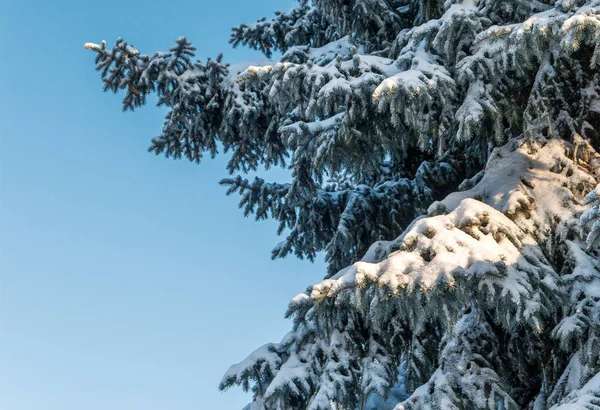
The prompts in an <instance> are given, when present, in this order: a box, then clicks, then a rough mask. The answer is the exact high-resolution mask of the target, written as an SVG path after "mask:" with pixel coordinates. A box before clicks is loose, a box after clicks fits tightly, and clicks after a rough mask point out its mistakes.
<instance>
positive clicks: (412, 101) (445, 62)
mask: <svg viewBox="0 0 600 410" xmlns="http://www.w3.org/2000/svg"><path fill="white" fill-rule="evenodd" d="M231 43H232V44H233V45H234V46H238V45H240V44H241V45H244V46H247V47H250V48H253V49H256V50H259V51H261V52H263V53H264V55H265V56H266V57H267V58H272V57H273V53H274V52H278V53H281V58H280V59H279V61H270V60H265V61H263V62H260V63H257V64H256V65H248V66H244V67H240V66H235V65H234V66H230V65H228V64H226V63H224V62H223V59H222V57H221V56H218V57H217V58H216V59H215V60H211V59H208V60H206V61H205V62H202V61H194V60H193V59H192V58H193V56H194V52H195V49H194V47H193V46H192V45H191V44H190V43H189V42H188V41H187V40H186V39H185V38H180V39H178V40H177V42H176V45H175V46H174V47H173V48H171V49H170V51H169V52H167V53H162V52H159V53H155V54H154V55H152V56H150V55H145V54H140V52H139V51H138V50H137V49H135V48H133V47H132V46H130V45H128V44H127V43H126V42H125V41H123V40H122V39H118V40H117V42H116V43H115V45H114V46H113V48H112V49H108V48H107V46H106V43H105V42H102V44H100V45H98V44H93V43H88V44H86V47H87V48H89V49H91V50H93V51H95V52H96V68H97V69H98V70H99V71H100V74H101V77H102V79H103V81H104V89H105V91H106V90H111V91H113V92H118V91H120V90H121V91H123V92H124V98H123V109H124V110H135V109H136V108H138V107H140V106H142V105H144V104H145V102H146V97H147V96H148V95H149V94H150V93H153V92H154V93H156V94H157V95H158V101H159V102H158V103H159V105H164V106H166V107H167V108H168V110H169V111H168V114H167V116H166V119H165V123H164V126H163V130H162V133H161V134H160V135H159V136H158V137H156V138H154V139H153V140H152V143H151V145H150V148H149V151H151V152H154V153H156V154H164V155H165V156H167V157H172V158H183V157H185V158H186V159H188V160H190V161H194V162H199V161H200V160H201V159H202V157H203V155H204V154H205V153H208V154H209V155H211V156H214V155H216V154H217V152H218V150H219V148H220V147H221V146H222V147H223V149H224V150H225V151H227V152H230V153H231V160H230V161H229V164H228V167H227V168H228V171H229V173H230V174H231V175H230V176H229V177H228V178H225V179H223V181H222V184H223V185H225V186H227V187H228V191H227V193H228V194H232V193H238V194H239V195H240V198H241V199H240V207H241V208H243V211H244V214H245V215H249V214H253V215H254V216H255V217H256V218H257V219H266V218H273V219H275V220H276V221H278V223H279V233H280V234H283V235H285V238H284V240H283V241H282V242H281V243H280V244H278V245H277V246H276V247H275V248H274V249H273V257H284V256H286V255H288V254H290V253H293V254H295V255H296V256H298V257H300V258H308V259H311V260H312V259H314V258H315V257H316V256H317V255H318V254H319V252H324V253H325V257H326V260H327V262H328V272H327V274H326V276H325V279H324V280H323V281H322V282H321V283H318V284H316V285H314V286H312V287H310V288H309V289H308V290H307V292H305V293H302V294H300V295H298V296H297V297H296V298H294V300H292V302H291V303H290V307H289V310H288V313H287V315H288V316H289V317H291V318H293V323H294V325H293V329H292V331H291V332H290V333H289V334H288V335H287V336H286V337H285V338H284V339H283V340H282V341H281V342H279V343H276V344H269V345H266V346H263V347H262V348H260V349H258V350H257V351H256V352H254V353H252V354H251V355H250V356H249V357H248V358H247V359H246V360H244V361H243V362H241V363H240V364H238V365H234V366H232V367H231V369H230V370H229V371H228V372H227V374H226V375H225V377H224V378H223V381H222V383H221V386H220V387H221V388H222V389H227V388H229V387H231V386H233V385H240V386H241V387H242V388H243V389H245V390H251V391H252V392H253V397H254V400H253V403H252V404H251V405H250V407H249V408H251V409H255V410H257V409H260V410H263V409H269V410H270V409H311V410H325V409H327V410H330V409H361V410H364V409H374V408H378V409H383V410H385V409H396V410H401V409H405V410H408V409H513V408H515V409H516V408H530V409H536V410H539V409H545V408H558V409H567V408H600V407H599V406H600V404H599V403H600V379H599V378H598V372H599V371H600V353H599V352H600V265H599V263H598V261H597V250H596V249H597V248H598V245H600V186H598V187H596V188H595V189H594V186H596V185H597V183H598V178H599V177H600V156H599V155H598V154H596V150H597V149H600V134H599V132H600V83H599V77H600V71H599V68H600V1H598V0H462V1H461V0H446V1H442V0H312V1H308V0H299V2H298V5H297V6H296V7H294V8H293V9H292V10H290V11H289V12H286V13H281V12H277V13H276V14H275V16H274V17H273V18H271V19H268V20H267V19H266V18H262V19H260V20H258V21H257V22H256V23H254V24H251V25H245V24H244V25H241V26H239V27H236V28H234V29H233V32H232V36H231ZM272 166H283V167H287V168H288V169H289V170H290V172H291V181H290V182H287V183H278V182H267V181H265V180H263V179H262V178H255V179H254V180H253V181H248V180H247V179H246V178H245V177H244V176H245V175H244V174H246V173H247V172H248V171H251V170H256V169H258V168H259V167H266V168H269V167H272ZM586 195H587V196H586ZM569 406H580V407H569ZM586 406H587V407H586ZM594 406H596V407H594Z"/></svg>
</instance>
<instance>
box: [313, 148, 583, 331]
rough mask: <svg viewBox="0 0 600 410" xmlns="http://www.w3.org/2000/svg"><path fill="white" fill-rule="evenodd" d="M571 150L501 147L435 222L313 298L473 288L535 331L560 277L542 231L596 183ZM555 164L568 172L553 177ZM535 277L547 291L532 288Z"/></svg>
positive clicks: (416, 228)
mask: <svg viewBox="0 0 600 410" xmlns="http://www.w3.org/2000/svg"><path fill="white" fill-rule="evenodd" d="M566 151H567V147H565V143H564V142H563V141H558V140H552V141H549V142H548V143H546V144H545V145H544V146H539V145H538V146H536V145H535V144H527V143H525V142H524V140H515V141H511V142H510V143H509V144H507V145H505V146H503V147H500V148H497V149H496V150H495V151H494V153H493V154H492V156H491V158H490V160H489V162H488V165H487V167H486V170H485V174H484V175H483V177H482V178H481V180H480V182H479V183H478V184H477V185H476V186H475V187H473V188H472V189H470V190H468V191H464V192H457V193H453V194H450V195H449V196H448V197H447V198H445V199H444V200H442V201H440V202H437V203H435V204H433V205H432V206H431V207H430V210H429V213H430V215H432V216H429V217H427V218H421V219H417V220H416V221H415V222H413V224H412V225H410V226H409V227H408V228H407V229H406V231H405V232H404V233H403V234H402V235H401V236H400V237H398V238H397V239H396V240H394V241H392V242H380V243H377V244H375V245H374V247H372V249H371V250H370V251H369V252H368V253H367V255H365V258H363V260H362V261H360V262H357V263H355V264H353V265H351V266H349V267H347V268H345V269H342V270H341V271H340V272H338V273H337V274H336V275H334V276H333V277H331V278H330V279H326V280H324V281H322V282H321V283H318V284H316V285H314V286H313V287H312V288H311V289H310V292H309V293H308V295H309V296H310V298H311V299H312V300H314V301H316V302H319V301H323V300H324V299H326V298H336V297H339V296H340V295H342V294H343V293H344V291H346V290H348V289H355V288H356V289H363V288H364V287H365V286H367V285H368V284H369V283H377V285H378V287H379V288H380V289H381V291H382V292H383V293H389V294H392V295H398V294H399V293H401V292H402V293H403V294H404V295H405V296H410V295H411V294H416V293H419V294H420V293H423V294H432V293H433V292H434V291H435V292H453V290H454V289H457V288H461V287H464V286H466V284H467V283H470V282H472V281H475V282H476V283H477V286H476V288H477V292H482V293H483V294H482V295H480V296H479V297H477V299H483V300H488V301H489V303H492V304H493V303H496V302H497V300H496V302H494V299H495V298H497V299H498V300H499V299H504V300H508V301H510V304H512V305H513V306H514V309H515V311H514V315H515V316H516V317H515V318H514V319H515V320H530V321H531V323H533V324H535V326H538V324H537V320H536V319H535V316H536V315H537V312H538V311H539V309H540V308H541V305H540V298H541V296H540V294H539V292H553V291H555V290H556V289H558V285H557V280H558V276H557V274H556V272H554V270H553V268H552V266H551V265H550V264H549V263H548V262H547V261H546V260H545V258H544V256H543V254H542V252H541V250H540V248H539V247H538V245H537V244H538V241H541V240H542V239H543V238H545V234H546V230H545V229H540V228H541V227H542V226H546V227H547V226H550V225H554V224H556V223H557V222H556V221H557V220H567V219H569V218H572V217H573V216H574V215H576V214H577V213H579V212H581V211H582V210H583V206H582V205H581V203H580V205H577V197H578V196H579V198H580V199H581V197H582V196H583V192H578V191H577V190H578V187H579V188H581V184H583V185H584V186H585V185H586V184H587V185H588V186H589V184H591V183H593V178H591V177H590V176H589V175H588V174H587V173H586V172H584V171H583V170H579V169H577V166H576V165H575V164H574V163H573V162H572V161H571V160H570V159H568V158H567V157H566V155H565V152H566ZM557 162H559V163H564V164H565V166H564V168H563V169H562V170H561V171H560V172H552V171H551V169H553V168H554V167H555V166H556V163H557ZM571 173H572V174H571ZM567 175H570V176H567ZM474 198H477V199H474ZM565 204H566V205H568V206H565ZM440 212H441V213H442V214H441V215H440ZM384 246H387V250H386V251H382V249H381V248H382V247H384ZM392 249H400V250H398V251H393V250H392ZM382 253H383V254H386V255H387V257H385V258H384V259H383V260H381V261H378V260H379V256H375V255H381V254H382ZM582 269H585V267H582ZM576 274H577V273H576ZM533 278H537V279H536V280H539V281H540V283H543V284H544V286H545V287H546V289H547V290H546V291H544V290H540V289H537V290H536V289H534V288H532V285H531V281H532V280H533ZM461 283H462V285H461ZM486 295H487V296H486Z"/></svg>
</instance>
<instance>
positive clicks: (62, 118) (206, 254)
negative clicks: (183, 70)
mask: <svg viewBox="0 0 600 410" xmlns="http://www.w3.org/2000/svg"><path fill="white" fill-rule="evenodd" d="M291 5H292V1H284V2H282V1H275V0H262V1H259V2H248V1H244V0H232V1H226V2H225V1H223V2H215V1H210V2H209V1H202V0H200V1H198V0H196V1H187V0H186V1H182V0H162V1H157V0H154V1H143V2H142V1H116V0H109V1H98V2H91V1H79V2H76V1H60V0H59V1H54V2H47V1H39V0H34V1H20V0H3V1H2V3H1V5H0V51H2V53H1V54H2V63H1V64H0V144H1V148H0V408H1V409H6V410H82V409H85V410H108V409H110V410H158V409H161V410H187V409H239V408H241V407H242V406H243V405H244V404H245V403H246V402H247V401H248V399H249V398H248V397H247V396H245V395H244V394H242V393H241V390H237V391H236V390H232V391H230V392H227V393H221V392H219V391H218V390H217V385H218V383H219V381H220V378H221V376H222V374H223V373H224V372H225V370H226V369H227V368H228V366H229V365H230V364H232V363H234V362H237V361H239V360H241V359H243V358H244V357H245V356H246V354H248V353H250V352H251V351H252V350H253V349H254V348H256V347H258V346H260V345H262V344H263V343H266V342H269V341H276V340H278V339H279V338H280V337H281V336H282V335H283V334H284V333H285V332H286V331H287V330H288V329H289V327H290V326H291V324H290V322H289V321H287V320H284V319H283V313H284V311H285V308H286V304H287V302H288V300H289V299H291V298H292V297H293V296H294V295H295V294H297V293H299V292H301V291H303V290H304V289H305V288H306V286H307V285H309V284H310V283H313V282H314V281H316V280H318V279H319V278H320V277H321V276H322V275H323V273H324V265H323V263H322V262H319V263H315V264H311V263H310V262H307V261H298V260H295V259H293V258H288V259H285V260H279V261H271V260H270V249H271V247H272V246H273V245H274V244H275V243H277V242H278V240H279V239H278V238H277V236H276V235H275V228H276V226H275V223H273V222H255V221H254V220H253V219H245V218H243V216H242V214H241V211H239V210H238V209H237V198H236V197H229V198H228V197H225V192H224V191H225V190H224V188H222V187H220V186H219V185H218V181H219V180H220V179H221V178H222V177H223V176H226V171H225V158H223V157H220V158H217V159H215V160H206V161H205V162H204V163H203V164H201V165H200V166H198V165H194V164H191V163H188V162H185V161H173V160H167V159H164V158H163V157H156V156H154V155H152V154H149V153H147V152H146V148H147V146H148V143H149V140H150V138H151V137H153V136H155V135H157V134H158V133H159V131H160V127H161V125H162V120H163V115H164V112H163V111H162V110H160V109H158V108H156V107H153V106H148V107H144V108H142V109H141V110H139V111H138V112H136V113H122V112H121V105H120V98H119V97H118V96H115V95H112V94H106V93H103V92H102V89H101V87H102V85H101V81H100V78H99V75H98V73H96V72H95V71H94V63H93V59H94V55H93V53H91V52H89V51H86V50H85V49H84V48H83V44H84V43H85V42H88V41H91V42H100V41H101V40H102V39H106V40H107V42H108V43H109V44H111V43H113V42H114V40H115V39H116V38H117V37H119V36H121V37H123V38H125V39H126V40H127V41H128V42H129V43H130V44H132V45H133V46H135V47H137V48H138V49H140V50H141V51H142V52H145V53H153V52H154V51H157V50H166V49H168V48H169V47H170V46H171V45H172V44H173V43H174V41H175V39H176V38H177V37H179V36H181V35H184V36H186V37H188V38H189V39H190V40H191V41H192V42H193V43H194V44H195V45H196V46H197V48H198V51H197V56H198V57H200V58H202V59H204V58H205V57H207V56H213V57H214V56H216V55H217V54H218V53H219V52H220V51H222V52H224V54H225V59H226V60H227V61H229V62H236V61H240V60H248V59H254V58H258V57H260V55H259V54H257V53H255V52H251V51H248V50H243V49H238V50H235V51H234V50H232V49H231V47H230V46H229V44H228V39H229V32H230V28H231V26H233V25H236V24H239V23H242V22H247V23H249V22H253V21H255V19H256V18H258V17H261V16H263V15H267V16H270V15H271V14H272V12H273V11H274V10H276V9H284V10H285V9H289V8H290V7H291Z"/></svg>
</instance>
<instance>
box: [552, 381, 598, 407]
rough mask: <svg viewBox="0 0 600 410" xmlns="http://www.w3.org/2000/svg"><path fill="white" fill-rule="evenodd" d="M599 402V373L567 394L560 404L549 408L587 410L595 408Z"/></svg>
mask: <svg viewBox="0 0 600 410" xmlns="http://www.w3.org/2000/svg"><path fill="white" fill-rule="evenodd" d="M598 402H600V373H598V374H597V375H595V376H594V377H592V379H591V380H590V381H589V382H587V383H586V384H585V385H584V386H583V387H582V388H581V389H579V390H576V391H574V392H573V393H571V394H569V395H568V396H567V397H566V398H565V399H564V400H562V404H558V405H556V406H552V407H551V408H550V410H589V409H594V408H597V405H598Z"/></svg>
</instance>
